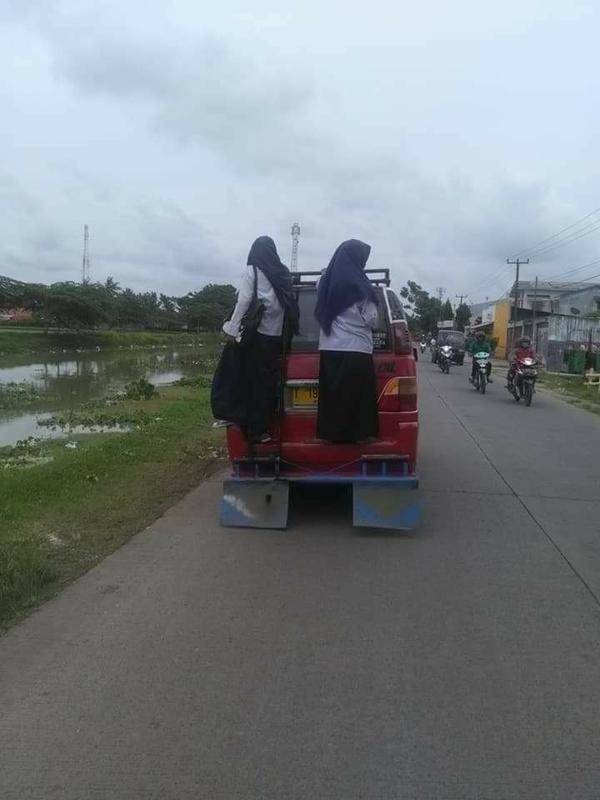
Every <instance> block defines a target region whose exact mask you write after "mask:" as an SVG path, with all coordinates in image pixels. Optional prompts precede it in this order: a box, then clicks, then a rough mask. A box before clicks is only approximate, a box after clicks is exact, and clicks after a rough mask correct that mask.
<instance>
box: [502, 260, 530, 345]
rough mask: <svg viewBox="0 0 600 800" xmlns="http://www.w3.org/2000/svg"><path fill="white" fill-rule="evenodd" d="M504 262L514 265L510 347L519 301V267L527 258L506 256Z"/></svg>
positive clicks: (527, 262)
mask: <svg viewBox="0 0 600 800" xmlns="http://www.w3.org/2000/svg"><path fill="white" fill-rule="evenodd" d="M506 263H507V264H514V265H515V267H516V276H515V302H514V303H513V307H512V310H511V321H512V324H513V328H512V332H511V337H510V345H511V348H512V346H513V344H514V340H515V326H516V324H517V303H518V302H519V267H520V266H521V264H529V259H527V261H521V259H519V258H517V259H515V260H514V261H512V260H511V259H510V258H507V259H506Z"/></svg>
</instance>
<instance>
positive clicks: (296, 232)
mask: <svg viewBox="0 0 600 800" xmlns="http://www.w3.org/2000/svg"><path fill="white" fill-rule="evenodd" d="M299 238H300V225H298V223H297V222H294V224H293V225H292V257H291V259H290V270H291V271H292V272H296V271H297V269H298V240H299Z"/></svg>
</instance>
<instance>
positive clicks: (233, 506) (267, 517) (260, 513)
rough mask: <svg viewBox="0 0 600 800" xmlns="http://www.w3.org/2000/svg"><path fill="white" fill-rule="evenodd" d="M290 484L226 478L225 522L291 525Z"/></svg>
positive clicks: (233, 524)
mask: <svg viewBox="0 0 600 800" xmlns="http://www.w3.org/2000/svg"><path fill="white" fill-rule="evenodd" d="M289 494H290V487H289V484H288V482H287V481H278V480H277V481H276V480H260V479H258V480H257V479H250V480H244V479H232V480H225V481H223V497H222V498H221V508H220V521H221V525H225V526H226V527H230V528H287V521H288V506H289Z"/></svg>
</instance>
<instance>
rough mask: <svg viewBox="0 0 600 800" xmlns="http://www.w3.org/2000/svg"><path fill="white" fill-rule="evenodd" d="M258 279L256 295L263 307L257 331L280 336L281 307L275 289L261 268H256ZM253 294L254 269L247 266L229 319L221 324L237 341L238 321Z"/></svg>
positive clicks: (281, 322) (238, 335)
mask: <svg viewBox="0 0 600 800" xmlns="http://www.w3.org/2000/svg"><path fill="white" fill-rule="evenodd" d="M256 274H257V276H258V280H257V283H256V296H257V297H258V299H259V300H261V301H262V304H263V305H264V307H265V311H264V314H263V316H262V319H261V321H260V325H259V326H258V332H259V333H264V334H265V336H281V334H282V333H283V317H284V312H283V307H282V305H281V303H280V302H279V300H278V299H277V295H276V294H275V290H274V289H273V287H272V285H271V282H270V280H269V279H268V278H267V277H266V275H265V274H264V273H263V271H262V270H261V269H258V267H257V268H256ZM253 295H254V269H253V268H252V267H251V266H247V267H246V269H245V270H244V273H243V275H242V281H241V283H240V288H239V291H238V297H237V303H236V304H235V308H234V309H233V314H232V315H231V319H229V320H227V322H225V323H224V324H223V330H224V331H225V333H226V334H228V335H229V336H233V337H234V338H235V339H237V341H238V342H239V341H240V338H241V337H240V323H241V321H242V317H243V316H244V314H245V313H246V311H247V310H248V306H249V305H250V302H251V300H252V297H253Z"/></svg>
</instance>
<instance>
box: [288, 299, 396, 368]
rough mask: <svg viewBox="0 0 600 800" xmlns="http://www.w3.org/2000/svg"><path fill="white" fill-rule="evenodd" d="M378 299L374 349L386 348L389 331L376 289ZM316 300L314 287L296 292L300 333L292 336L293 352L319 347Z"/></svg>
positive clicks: (308, 350) (381, 300)
mask: <svg viewBox="0 0 600 800" xmlns="http://www.w3.org/2000/svg"><path fill="white" fill-rule="evenodd" d="M377 296H378V299H379V317H378V320H377V328H376V330H375V331H373V348H374V349H375V350H388V349H389V343H390V342H389V338H390V332H389V328H388V325H387V322H386V317H385V311H384V305H383V295H382V292H381V290H377ZM316 302H317V290H316V287H315V288H313V287H310V288H308V289H300V291H299V292H298V306H299V308H300V333H299V334H298V335H297V336H294V339H293V341H292V346H291V350H292V352H295V353H302V352H311V351H314V350H317V348H318V347H319V323H318V322H317V320H316V319H315V304H316Z"/></svg>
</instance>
